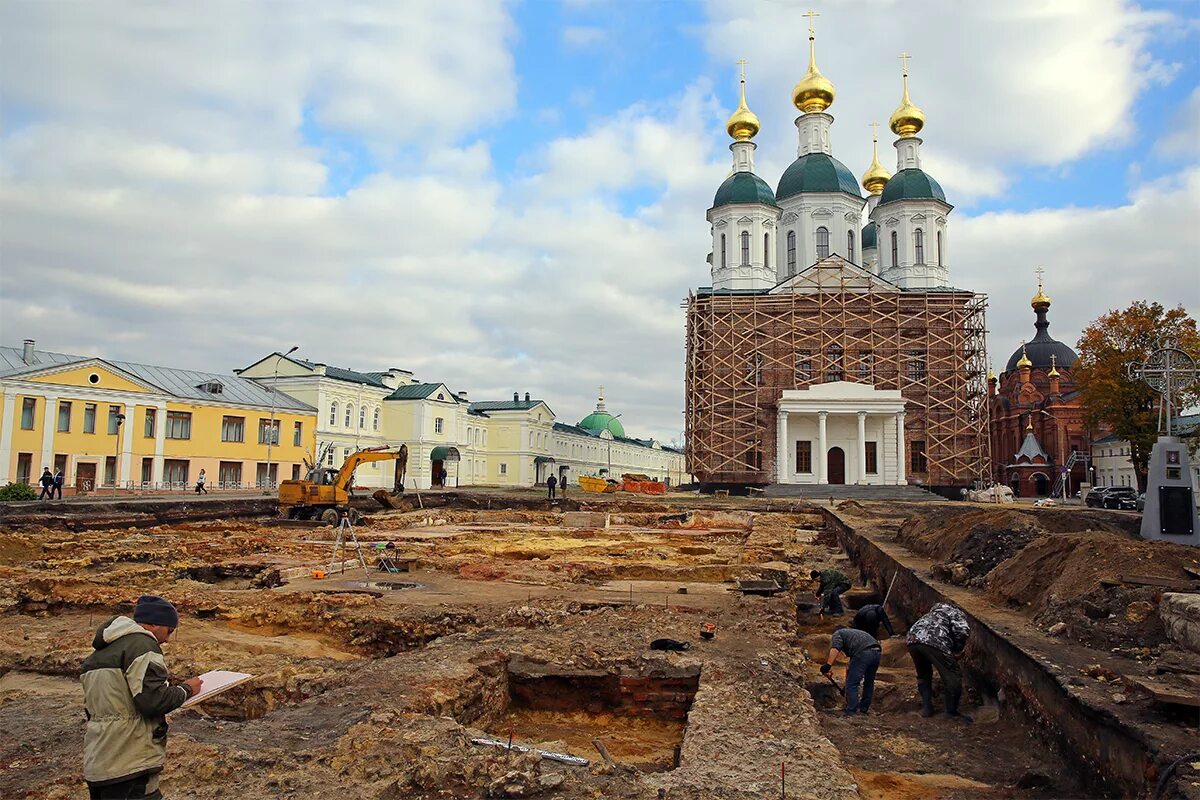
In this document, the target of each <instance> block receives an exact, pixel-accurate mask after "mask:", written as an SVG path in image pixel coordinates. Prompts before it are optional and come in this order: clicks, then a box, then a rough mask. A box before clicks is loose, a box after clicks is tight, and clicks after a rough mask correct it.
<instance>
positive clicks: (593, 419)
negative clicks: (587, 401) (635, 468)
mask: <svg viewBox="0 0 1200 800" xmlns="http://www.w3.org/2000/svg"><path fill="white" fill-rule="evenodd" d="M578 427H580V428H583V429H584V430H585V431H591V432H592V433H600V432H601V431H608V432H609V433H611V434H612V435H613V436H615V437H619V438H622V439H623V438H625V426H624V425H622V424H621V420H619V419H617V418H616V417H614V416H613V415H612V414H610V413H608V409H607V408H606V407H605V405H604V387H601V388H600V397H599V398H598V399H597V400H596V410H595V411H593V412H592V413H590V414H588V415H587V416H586V417H584V418H583V419H581V420H579V426H578Z"/></svg>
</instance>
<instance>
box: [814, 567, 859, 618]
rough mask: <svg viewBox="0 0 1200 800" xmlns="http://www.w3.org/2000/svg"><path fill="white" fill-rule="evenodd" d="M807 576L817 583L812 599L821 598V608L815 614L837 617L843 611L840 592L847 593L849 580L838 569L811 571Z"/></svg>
mask: <svg viewBox="0 0 1200 800" xmlns="http://www.w3.org/2000/svg"><path fill="white" fill-rule="evenodd" d="M808 576H809V577H810V578H812V579H813V580H814V581H816V582H817V584H818V585H817V591H816V592H814V593H813V597H819V598H821V607H820V609H818V611H817V613H819V614H820V615H821V616H824V615H825V614H829V615H830V616H834V617H839V616H841V615H842V614H843V613H844V611H845V609H844V608H842V592H845V591H849V589H850V579H849V578H847V577H846V573H844V572H842V571H841V570H840V569H833V568H830V569H822V570H815V569H814V570H813V571H811V572H810V573H808Z"/></svg>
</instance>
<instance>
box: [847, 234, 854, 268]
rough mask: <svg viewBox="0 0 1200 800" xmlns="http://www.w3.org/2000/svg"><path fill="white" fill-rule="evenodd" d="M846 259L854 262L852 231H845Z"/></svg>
mask: <svg viewBox="0 0 1200 800" xmlns="http://www.w3.org/2000/svg"><path fill="white" fill-rule="evenodd" d="M846 258H848V259H849V260H851V261H853V260H854V231H846Z"/></svg>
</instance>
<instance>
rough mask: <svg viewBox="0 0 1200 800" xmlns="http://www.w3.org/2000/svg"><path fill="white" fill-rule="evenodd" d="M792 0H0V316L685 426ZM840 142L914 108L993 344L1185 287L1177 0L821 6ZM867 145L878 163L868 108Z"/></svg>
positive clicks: (636, 425) (963, 278)
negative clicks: (686, 395) (737, 115)
mask: <svg viewBox="0 0 1200 800" xmlns="http://www.w3.org/2000/svg"><path fill="white" fill-rule="evenodd" d="M807 7H808V4H807V3H799V2H791V1H790V0H738V2H731V1H728V0H707V2H683V1H682V0H680V1H678V2H666V1H665V0H664V1H661V2H653V1H652V0H651V1H647V2H633V0H561V2H550V1H549V0H524V2H499V0H497V1H496V2H492V1H491V0H469V1H468V2H461V3H415V2H410V3H397V2H381V3H354V2H348V3H338V4H325V3H286V4H285V3H254V2H240V1H239V2H222V1H221V0H216V1H215V2H208V3H204V4H198V3H197V4H155V3H134V2H128V3H122V2H113V3H104V4H80V3H66V2H32V1H24V0H22V1H16V0H0V30H3V31H4V32H5V33H4V37H3V46H2V47H0V342H2V343H3V344H5V345H9V346H19V345H20V342H21V340H22V339H25V338H33V339H36V340H37V343H38V347H39V348H41V349H47V350H55V351H60V352H68V353H78V354H86V355H100V356H107V357H110V358H114V359H121V360H130V361H139V362H149V363H157V364H164V365H169V366H177V367H188V368H197V369H208V370H214V371H230V370H233V369H236V368H239V367H243V366H246V365H248V364H250V363H252V362H254V361H256V360H258V359H259V358H260V357H262V356H263V355H266V354H268V353H270V352H272V351H276V350H279V351H282V350H286V349H287V348H289V347H291V346H292V345H298V346H299V348H300V349H299V351H298V353H297V355H299V356H302V357H304V358H306V359H309V360H312V361H318V362H324V363H327V364H331V365H337V366H345V367H351V368H355V369H360V370H368V371H370V370H380V369H385V368H388V367H399V368H402V369H408V370H412V371H413V372H415V373H416V376H417V377H418V378H419V379H421V380H426V381H442V382H446V383H447V384H449V385H450V386H451V387H452V388H454V389H455V390H458V389H464V390H466V391H468V392H469V394H470V397H471V398H472V399H485V398H492V399H499V398H504V397H507V396H509V395H510V394H511V393H512V392H514V391H520V392H522V393H524V392H527V391H528V392H531V393H532V394H533V395H534V396H536V397H542V398H544V399H545V400H547V402H548V403H549V404H550V406H551V408H553V409H554V411H555V412H556V413H557V415H558V418H559V420H560V421H567V422H574V421H576V420H578V419H580V418H581V417H583V416H584V415H585V414H586V413H588V412H589V411H590V410H591V408H592V407H593V406H594V404H595V399H596V393H597V387H598V386H600V385H603V386H604V387H605V395H606V398H607V401H608V405H609V409H610V410H612V411H614V412H617V413H621V415H622V421H623V422H624V423H625V427H626V430H627V431H628V432H629V434H630V435H634V436H643V437H644V436H655V437H657V438H659V439H661V440H662V441H664V442H671V441H673V440H678V439H680V438H681V436H682V428H683V415H682V411H683V357H684V317H683V311H682V308H681V303H682V302H683V301H684V300H685V299H686V297H687V294H688V291H689V290H691V289H694V288H696V287H698V286H706V285H708V284H709V283H710V276H709V274H708V267H707V264H706V263H705V257H706V255H707V253H708V252H709V250H710V249H711V239H710V235H709V229H708V223H707V222H706V221H705V211H706V210H707V208H708V207H709V206H710V205H711V202H712V195H713V193H714V192H715V190H716V188H717V186H719V185H720V183H721V182H722V180H724V178H725V176H726V175H727V174H728V173H729V170H730V159H731V157H730V154H729V151H728V149H727V147H728V144H729V138H728V135H727V134H726V133H725V129H724V127H725V126H724V123H725V120H726V118H727V117H728V115H729V113H730V112H731V111H732V110H733V108H734V107H735V106H736V104H737V68H736V66H735V62H736V61H737V60H738V59H740V58H745V59H746V60H747V61H748V62H749V63H748V64H747V66H746V70H747V99H748V102H749V104H750V107H751V108H752V109H753V110H754V111H755V112H756V113H757V114H758V116H759V117H760V118H761V120H762V125H763V127H762V131H761V133H760V134H759V135H758V137H757V139H756V142H757V144H758V150H757V152H756V154H755V158H756V172H757V173H758V174H759V175H760V176H762V177H763V178H764V179H765V180H766V181H767V182H768V183H770V184H771V185H774V184H775V183H777V181H778V177H779V175H780V174H782V172H783V170H784V169H785V168H786V167H787V165H788V164H789V163H790V162H791V161H792V160H793V159H794V158H795V153H796V150H795V148H796V131H795V128H794V127H793V125H792V122H793V119H794V118H795V116H796V114H797V112H796V110H795V108H794V107H793V106H792V105H791V101H790V99H791V95H790V89H791V87H792V85H793V84H794V83H795V82H796V81H797V80H798V79H799V78H800V77H801V76H802V75H803V73H804V71H805V69H806V67H807V49H808V48H807V33H808V31H807V23H806V20H805V19H804V18H803V17H802V16H801V13H802V12H803V11H804V10H805V9H806V8H807ZM813 7H814V9H815V10H816V11H817V12H819V14H820V16H819V17H817V18H816V21H815V27H816V38H817V61H818V64H819V65H820V68H821V70H822V72H823V73H824V74H825V75H826V76H827V77H828V78H829V79H830V80H831V81H832V82H833V83H834V85H835V87H836V90H837V98H836V100H835V102H834V105H833V107H832V108H831V109H830V113H831V114H832V115H833V116H834V117H835V122H834V124H833V128H832V146H833V152H834V155H835V156H836V157H837V158H838V159H839V160H841V161H843V162H844V163H845V164H846V165H847V166H848V167H849V168H850V169H851V171H853V172H854V173H855V174H861V173H862V172H863V171H864V170H865V169H866V167H867V165H868V164H869V163H870V158H871V129H870V128H869V127H868V125H869V123H870V122H872V121H878V122H879V123H881V125H884V126H886V122H887V119H888V117H889V116H890V114H891V112H892V111H893V110H894V109H895V107H896V106H897V105H898V103H899V99H900V61H899V60H898V58H897V56H898V55H899V53H900V52H902V51H906V52H908V53H911V54H912V59H911V61H910V62H909V72H910V92H911V96H912V99H913V101H914V102H915V103H917V104H918V105H919V106H920V107H921V108H922V109H924V111H925V113H926V116H927V122H926V126H925V129H924V131H922V134H921V136H922V139H923V140H924V145H923V146H922V151H921V152H922V160H923V166H924V167H925V168H926V170H927V171H928V172H929V173H930V174H931V175H933V176H934V177H936V178H937V179H938V181H939V182H940V183H941V184H942V186H943V187H944V188H945V191H946V195H947V198H948V200H949V201H950V202H951V203H952V204H954V206H955V209H954V212H953V213H952V214H951V216H950V222H949V229H948V243H947V250H948V253H949V259H948V260H949V266H950V273H951V280H952V283H953V284H954V285H955V286H958V287H962V288H968V289H972V290H975V291H978V292H981V293H985V294H987V295H988V296H989V308H988V326H989V330H990V333H989V341H988V346H989V352H990V354H991V359H992V362H993V363H994V364H995V365H996V367H998V368H1002V367H1003V365H1004V363H1005V362H1006V361H1007V359H1008V356H1009V354H1010V353H1011V352H1012V351H1013V350H1014V349H1015V348H1017V347H1018V346H1019V344H1020V341H1021V340H1022V339H1024V338H1028V337H1030V336H1032V334H1033V312H1032V310H1031V309H1030V307H1029V298H1030V297H1031V296H1032V295H1033V294H1034V292H1035V291H1036V288H1037V284H1036V278H1035V275H1034V270H1035V268H1036V267H1038V266H1041V267H1044V269H1045V276H1046V277H1045V281H1046V291H1047V292H1048V293H1049V294H1050V295H1051V297H1052V298H1053V299H1054V305H1053V306H1052V308H1051V311H1050V319H1051V328H1050V331H1051V334H1053V335H1054V336H1056V338H1059V339H1062V340H1063V341H1066V342H1068V343H1069V344H1074V342H1075V341H1076V340H1077V338H1078V336H1079V333H1080V331H1081V330H1082V328H1083V327H1084V326H1086V325H1087V324H1088V322H1089V321H1091V320H1093V319H1095V318H1096V317H1098V316H1099V315H1100V314H1102V313H1104V312H1105V311H1108V310H1110V309H1115V308H1124V307H1126V306H1127V305H1128V304H1129V303H1130V302H1132V301H1134V300H1150V301H1157V302H1160V303H1163V304H1164V305H1168V306H1173V305H1177V304H1182V305H1183V306H1185V307H1186V308H1188V310H1189V311H1190V312H1191V313H1192V315H1193V316H1196V315H1197V314H1198V313H1200V0H1189V1H1188V2H1144V3H1134V2H1127V1H1126V0H1054V2H1050V3H1048V2H1045V0H1006V2H1004V3H974V2H970V3H968V2H959V1H958V0H907V1H906V2H900V1H899V0H856V1H855V2H851V1H850V0H839V1H838V2H833V1H832V0H825V2H820V3H815V4H814V6H813ZM880 138H881V141H880V145H879V146H880V158H881V160H882V161H883V162H884V163H885V165H888V166H889V167H891V166H892V165H893V164H894V160H895V155H894V151H893V150H892V147H891V144H892V139H893V137H892V135H891V134H890V132H888V131H887V130H886V127H883V128H881V136H880Z"/></svg>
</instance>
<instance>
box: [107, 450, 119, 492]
mask: <svg viewBox="0 0 1200 800" xmlns="http://www.w3.org/2000/svg"><path fill="white" fill-rule="evenodd" d="M116 483H117V457H116V456H105V457H104V485H105V486H115V485H116Z"/></svg>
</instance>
